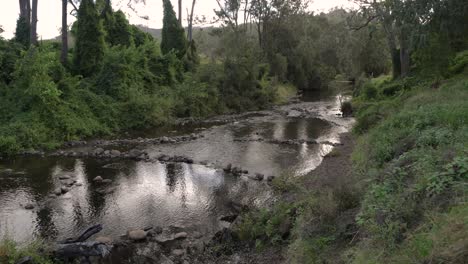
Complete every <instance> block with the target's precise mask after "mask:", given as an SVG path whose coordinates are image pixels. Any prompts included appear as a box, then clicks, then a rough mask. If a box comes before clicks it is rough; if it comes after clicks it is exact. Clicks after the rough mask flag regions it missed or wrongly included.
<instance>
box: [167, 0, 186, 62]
mask: <svg viewBox="0 0 468 264" xmlns="http://www.w3.org/2000/svg"><path fill="white" fill-rule="evenodd" d="M163 6H164V18H163V29H162V41H161V51H162V53H163V54H168V53H170V52H174V53H175V54H176V56H177V58H179V59H181V58H183V57H184V55H185V53H186V51H187V45H188V43H187V38H186V37H185V31H184V28H183V27H182V25H181V24H180V23H179V21H178V20H177V16H176V14H175V12H174V8H173V7H172V4H171V1H170V0H163Z"/></svg>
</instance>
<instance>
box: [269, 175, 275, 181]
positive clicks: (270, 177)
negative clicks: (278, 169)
mask: <svg viewBox="0 0 468 264" xmlns="http://www.w3.org/2000/svg"><path fill="white" fill-rule="evenodd" d="M274 179H275V176H268V177H267V181H269V182H271V181H273V180H274Z"/></svg>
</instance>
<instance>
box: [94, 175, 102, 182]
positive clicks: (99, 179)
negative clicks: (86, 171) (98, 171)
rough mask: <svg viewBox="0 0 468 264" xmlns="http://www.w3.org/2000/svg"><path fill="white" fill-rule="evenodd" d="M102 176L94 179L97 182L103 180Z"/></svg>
mask: <svg viewBox="0 0 468 264" xmlns="http://www.w3.org/2000/svg"><path fill="white" fill-rule="evenodd" d="M102 180H103V179H102V177H101V176H97V177H96V178H94V179H93V181H95V182H102Z"/></svg>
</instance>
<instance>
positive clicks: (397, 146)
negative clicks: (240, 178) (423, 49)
mask: <svg viewBox="0 0 468 264" xmlns="http://www.w3.org/2000/svg"><path fill="white" fill-rule="evenodd" d="M467 76H468V75H466V74H465V75H459V76H456V77H453V78H451V79H449V80H446V81H444V82H442V84H441V85H440V87H433V86H431V82H429V81H425V79H417V78H408V79H405V80H397V81H391V80H390V79H389V78H388V77H380V78H377V79H374V80H371V81H370V84H368V85H365V86H364V89H362V91H361V93H360V95H357V96H356V97H355V100H354V102H353V104H354V105H355V106H356V107H357V108H358V109H357V114H356V116H357V124H356V126H355V136H354V137H355V138H356V141H357V143H356V144H355V147H354V151H353V150H352V147H351V149H350V147H349V144H350V142H352V141H353V139H352V138H349V136H348V135H347V136H345V138H344V141H345V146H342V147H339V148H338V151H336V153H335V154H334V155H333V157H330V158H329V159H326V160H325V162H324V163H323V164H322V165H321V166H320V167H319V168H318V170H319V172H317V173H318V174H317V173H315V174H312V175H308V177H304V179H288V178H287V177H286V178H278V179H275V182H274V186H275V187H276V189H278V190H279V191H281V192H285V193H286V194H283V197H282V198H283V199H282V200H283V201H285V202H283V203H280V204H278V205H277V206H275V207H274V208H272V210H270V211H266V210H262V211H261V212H259V213H258V212H257V213H252V212H251V213H249V214H248V215H246V216H244V218H243V221H242V222H241V224H240V226H239V234H240V237H241V239H244V240H247V241H252V243H253V245H255V246H256V247H257V248H264V247H265V246H277V245H283V246H286V247H287V248H288V249H287V253H286V255H287V257H288V263H463V261H464V259H466V258H467V257H468V256H467V252H468V205H467V204H466V200H467V191H468V158H467V154H468V153H467V151H468V77H467ZM366 86H367V88H366ZM369 87H371V88H369ZM368 89H371V90H373V91H367V90H368ZM351 152H353V154H352V162H351V163H349V162H347V159H348V158H349V156H350V154H351ZM320 168H323V169H322V170H320ZM351 170H352V171H353V173H349V172H350V171H351ZM330 177H331V179H330ZM288 222H293V223H294V224H293V225H292V230H291V235H290V236H289V237H284V236H283V237H282V236H281V235H282V234H284V233H283V232H282V230H284V226H285V225H286V226H287V223H288ZM285 223H286V224H285Z"/></svg>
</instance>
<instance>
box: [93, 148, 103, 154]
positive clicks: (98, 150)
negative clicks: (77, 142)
mask: <svg viewBox="0 0 468 264" xmlns="http://www.w3.org/2000/svg"><path fill="white" fill-rule="evenodd" d="M103 152H104V149H103V148H96V149H94V151H93V154H94V155H96V156H98V155H101V154H102V153H103Z"/></svg>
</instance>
